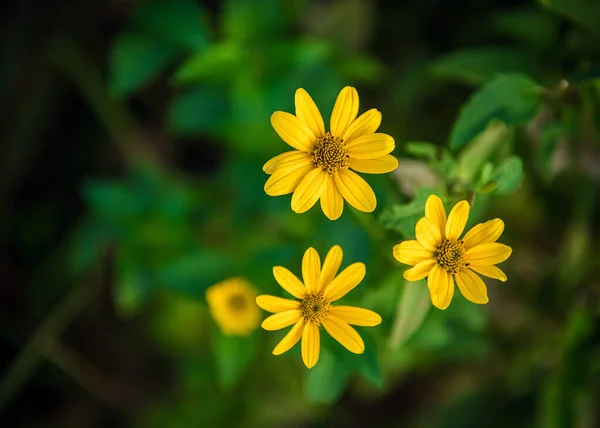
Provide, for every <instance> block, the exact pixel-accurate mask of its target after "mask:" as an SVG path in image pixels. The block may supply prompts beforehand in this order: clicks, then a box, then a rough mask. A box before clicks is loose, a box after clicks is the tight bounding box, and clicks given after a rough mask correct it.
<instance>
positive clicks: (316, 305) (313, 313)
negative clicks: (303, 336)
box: [300, 293, 331, 324]
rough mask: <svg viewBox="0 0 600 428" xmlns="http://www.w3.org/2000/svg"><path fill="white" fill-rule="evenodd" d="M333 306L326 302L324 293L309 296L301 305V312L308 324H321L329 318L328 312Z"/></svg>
mask: <svg viewBox="0 0 600 428" xmlns="http://www.w3.org/2000/svg"><path fill="white" fill-rule="evenodd" d="M329 308H331V304H330V303H329V302H328V301H327V300H325V297H323V293H319V294H309V295H308V296H306V297H305V298H304V300H302V302H301V303H300V312H301V313H302V316H303V317H304V321H306V322H309V321H311V322H315V323H317V324H319V323H320V322H321V321H323V320H324V319H325V317H326V316H327V311H328V310H329Z"/></svg>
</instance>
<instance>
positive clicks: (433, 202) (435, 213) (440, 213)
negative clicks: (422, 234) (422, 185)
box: [425, 195, 446, 239]
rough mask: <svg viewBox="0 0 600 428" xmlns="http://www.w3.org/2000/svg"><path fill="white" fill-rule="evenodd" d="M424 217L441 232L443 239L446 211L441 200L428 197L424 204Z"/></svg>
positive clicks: (431, 196)
mask: <svg viewBox="0 0 600 428" xmlns="http://www.w3.org/2000/svg"><path fill="white" fill-rule="evenodd" d="M425 217H427V218H428V219H429V221H430V222H432V223H433V224H435V225H436V226H437V227H438V228H439V229H440V230H441V231H442V239H443V238H444V234H445V229H446V210H445V209H444V204H443V203H442V200H441V199H440V198H439V197H438V196H436V195H430V196H429V197H428V198H427V202H426V203H425Z"/></svg>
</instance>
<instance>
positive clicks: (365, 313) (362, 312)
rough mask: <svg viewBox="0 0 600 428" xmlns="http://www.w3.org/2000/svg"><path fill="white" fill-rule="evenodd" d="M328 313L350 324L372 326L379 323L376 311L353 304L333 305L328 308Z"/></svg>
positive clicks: (379, 318)
mask: <svg viewBox="0 0 600 428" xmlns="http://www.w3.org/2000/svg"><path fill="white" fill-rule="evenodd" d="M329 315H333V316H335V317H336V318H339V319H341V320H342V321H344V322H347V323H348V324H350V325H360V326H362V327H374V326H376V325H379V324H381V317H380V316H379V314H378V313H376V312H373V311H370V310H368V309H363V308H356V307H354V306H334V307H332V308H331V309H330V310H329Z"/></svg>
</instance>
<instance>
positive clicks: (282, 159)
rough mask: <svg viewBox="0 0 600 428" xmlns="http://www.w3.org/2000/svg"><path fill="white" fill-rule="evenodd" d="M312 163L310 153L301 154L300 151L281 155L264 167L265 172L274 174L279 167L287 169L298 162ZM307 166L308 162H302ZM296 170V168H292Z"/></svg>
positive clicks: (270, 160) (291, 151)
mask: <svg viewBox="0 0 600 428" xmlns="http://www.w3.org/2000/svg"><path fill="white" fill-rule="evenodd" d="M306 160H308V161H312V155H311V154H310V153H306V152H301V151H300V150H290V151H289V152H284V153H282V154H280V155H277V156H275V157H274V158H271V159H269V160H268V161H267V163H265V164H264V165H263V171H264V172H266V173H267V174H273V173H274V172H275V171H276V170H277V168H278V167H282V168H283V167H287V168H289V167H290V166H292V165H295V164H296V163H297V162H298V161H306ZM302 163H303V164H305V165H308V162H302ZM292 169H295V168H292Z"/></svg>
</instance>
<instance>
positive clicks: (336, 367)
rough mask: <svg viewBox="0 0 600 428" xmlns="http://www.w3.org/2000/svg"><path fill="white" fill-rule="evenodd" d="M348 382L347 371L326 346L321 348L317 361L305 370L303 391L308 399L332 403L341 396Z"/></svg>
mask: <svg viewBox="0 0 600 428" xmlns="http://www.w3.org/2000/svg"><path fill="white" fill-rule="evenodd" d="M347 383H348V371H347V370H346V369H345V368H344V366H343V365H342V364H341V363H340V362H339V361H337V360H336V358H335V357H334V356H333V354H332V353H331V352H330V351H329V350H328V349H326V348H322V349H321V354H320V356H319V362H318V363H317V365H316V366H315V367H313V368H312V369H310V370H309V371H308V372H307V376H306V380H305V384H304V385H305V392H306V396H307V398H308V399H309V400H310V401H313V402H316V403H332V402H334V401H336V400H337V399H338V398H340V397H341V395H342V393H343V392H344V388H345V387H346V384H347Z"/></svg>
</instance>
